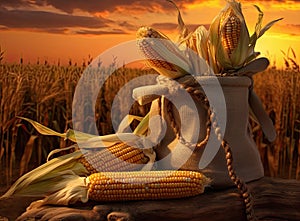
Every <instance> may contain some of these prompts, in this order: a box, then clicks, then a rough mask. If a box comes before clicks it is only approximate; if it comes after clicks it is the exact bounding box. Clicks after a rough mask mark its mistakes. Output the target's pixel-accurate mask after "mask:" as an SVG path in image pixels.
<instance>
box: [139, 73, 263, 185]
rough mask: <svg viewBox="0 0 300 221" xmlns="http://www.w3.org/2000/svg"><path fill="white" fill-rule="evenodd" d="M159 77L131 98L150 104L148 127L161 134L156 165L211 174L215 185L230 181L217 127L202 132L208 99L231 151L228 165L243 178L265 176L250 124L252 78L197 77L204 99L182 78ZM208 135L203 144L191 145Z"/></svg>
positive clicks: (228, 183)
mask: <svg viewBox="0 0 300 221" xmlns="http://www.w3.org/2000/svg"><path fill="white" fill-rule="evenodd" d="M164 80H165V79H164V78H163V77H158V84H157V85H154V86H146V87H141V88H137V89H135V90H134V91H133V96H134V98H135V99H137V100H138V101H139V102H140V104H142V105H143V104H145V103H148V102H152V106H151V110H150V115H151V117H150V119H151V118H153V119H154V116H156V117H155V119H156V122H155V123H152V124H151V125H150V131H160V132H159V133H160V137H162V139H160V141H159V143H158V144H157V146H156V147H155V151H156V155H157V159H156V163H155V167H156V169H160V170H161V169H185V170H198V171H199V170H200V171H201V172H203V173H205V174H206V175H207V176H208V177H210V178H212V186H214V187H216V188H223V187H227V186H231V185H233V183H232V181H231V180H230V177H229V175H228V170H227V165H226V160H225V154H224V150H223V149H222V148H220V141H218V139H217V136H216V134H215V133H214V132H215V130H216V128H214V127H211V131H210V133H209V130H207V121H208V119H209V114H208V113H209V112H208V110H207V108H208V107H207V104H208V103H209V104H210V106H213V110H214V112H215V113H216V116H217V117H216V118H217V119H218V123H219V125H218V127H219V129H218V130H219V131H217V132H218V133H219V135H220V134H222V136H223V137H222V139H225V140H226V141H227V142H228V143H229V145H230V147H231V149H232V153H233V159H234V161H233V167H234V168H235V170H236V173H237V175H238V176H239V177H240V178H241V179H243V180H244V181H245V182H248V181H252V180H255V179H259V178H261V177H262V176H263V175H264V172H263V166H262V163H261V159H260V155H259V152H258V149H257V147H256V145H255V142H254V141H253V139H252V134H251V129H250V127H249V104H248V96H249V87H250V85H251V80H250V79H249V78H248V77H218V78H216V77H213V76H206V77H203V76H202V77H201V78H199V79H198V82H199V83H200V85H201V88H202V91H201V92H202V93H203V92H205V94H206V95H205V98H206V99H207V100H206V102H205V99H204V98H202V100H201V96H200V99H199V96H197V94H198V95H199V94H200V93H199V91H197V89H195V88H194V89H193V87H190V86H186V85H184V84H185V81H186V80H185V79H183V80H182V79H181V80H179V81H181V82H180V83H181V84H178V83H176V82H175V81H170V80H166V81H167V82H164ZM187 91H189V93H187ZM220 93H221V94H220ZM195 95H196V96H195ZM203 101H204V102H203ZM224 105H225V107H224ZM224 111H225V113H224ZM157 116H161V117H162V118H157ZM157 119H160V120H158V121H157ZM222 122H223V123H222ZM224 122H225V124H226V125H225V124H224ZM222 127H225V128H222ZM161 133H164V134H163V135H162V134H161ZM207 133H208V134H207ZM207 138H208V142H207V143H206V142H205V146H201V145H196V144H197V143H198V144H199V143H201V141H202V142H203V141H205V139H207Z"/></svg>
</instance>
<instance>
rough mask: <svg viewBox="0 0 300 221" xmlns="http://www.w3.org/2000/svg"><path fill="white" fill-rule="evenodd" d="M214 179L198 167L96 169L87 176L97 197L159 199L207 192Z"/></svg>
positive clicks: (105, 199)
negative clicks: (128, 170)
mask: <svg viewBox="0 0 300 221" xmlns="http://www.w3.org/2000/svg"><path fill="white" fill-rule="evenodd" d="M209 182H210V180H209V179H208V178H207V177H205V176H204V175H203V174H202V173H200V172H195V171H168V170H165V171H133V172H104V173H95V174H92V175H90V176H89V177H88V178H87V183H88V197H89V199H91V200H96V201H126V200H155V199H170V198H181V197H189V196H195V195H198V194H201V193H203V192H204V187H205V186H207V185H208V184H209Z"/></svg>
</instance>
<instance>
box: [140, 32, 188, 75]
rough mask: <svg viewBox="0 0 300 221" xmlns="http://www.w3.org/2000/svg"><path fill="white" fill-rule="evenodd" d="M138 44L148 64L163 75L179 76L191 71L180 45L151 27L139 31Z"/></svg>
mask: <svg viewBox="0 0 300 221" xmlns="http://www.w3.org/2000/svg"><path fill="white" fill-rule="evenodd" d="M137 45H138V49H139V51H140V52H141V53H142V55H143V56H144V57H145V58H146V62H147V64H148V65H149V66H150V67H152V68H153V69H155V70H156V71H157V72H158V73H160V74H162V75H165V76H167V77H171V78H177V77H181V76H184V75H186V74H188V72H189V71H190V70H189V64H188V59H187V58H186V57H185V55H184V53H183V52H182V51H180V50H179V48H178V46H176V45H175V44H174V43H173V42H172V41H171V40H170V39H169V38H168V37H167V36H165V35H164V34H162V33H161V32H159V31H156V30H155V29H153V28H151V27H141V28H140V29H139V30H138V31H137Z"/></svg>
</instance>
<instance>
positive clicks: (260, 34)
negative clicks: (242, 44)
mask: <svg viewBox="0 0 300 221" xmlns="http://www.w3.org/2000/svg"><path fill="white" fill-rule="evenodd" d="M282 19H283V18H278V19H276V20H274V21H271V22H269V23H268V24H267V25H266V26H265V27H263V29H261V31H260V33H259V35H258V38H260V37H261V36H262V35H263V34H264V33H265V32H266V31H268V30H269V29H270V28H271V27H272V26H273V25H274V24H275V23H276V22H278V21H280V20H282Z"/></svg>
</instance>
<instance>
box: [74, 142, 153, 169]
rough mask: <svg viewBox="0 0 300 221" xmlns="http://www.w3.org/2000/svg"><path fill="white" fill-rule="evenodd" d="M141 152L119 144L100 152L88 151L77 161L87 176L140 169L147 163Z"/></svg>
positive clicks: (146, 158)
mask: <svg viewBox="0 0 300 221" xmlns="http://www.w3.org/2000/svg"><path fill="white" fill-rule="evenodd" d="M148 160H149V159H148V157H146V156H145V155H144V153H143V150H141V149H138V148H134V147H131V146H128V145H127V144H125V143H119V144H116V145H113V146H111V147H108V148H107V149H104V150H100V151H88V152H87V153H85V154H84V157H82V158H80V159H79V162H80V163H82V164H83V165H84V166H85V168H86V169H87V170H88V171H89V174H93V173H97V172H108V171H130V170H137V169H140V168H141V167H142V166H143V165H144V164H145V163H147V162H148Z"/></svg>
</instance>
